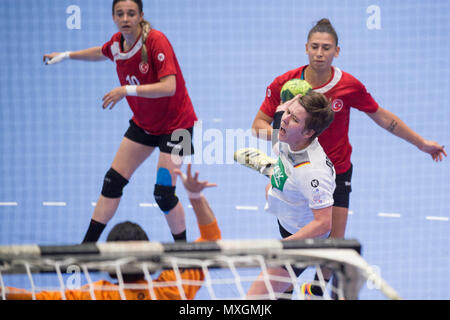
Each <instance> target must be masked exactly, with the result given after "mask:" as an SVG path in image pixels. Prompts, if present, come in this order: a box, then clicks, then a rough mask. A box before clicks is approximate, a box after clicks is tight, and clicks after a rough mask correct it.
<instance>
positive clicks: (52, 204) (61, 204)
mask: <svg viewBox="0 0 450 320" xmlns="http://www.w3.org/2000/svg"><path fill="white" fill-rule="evenodd" d="M42 205H43V206H44V207H65V206H66V205H67V203H65V202H62V201H61V202H53V201H44V202H42Z"/></svg>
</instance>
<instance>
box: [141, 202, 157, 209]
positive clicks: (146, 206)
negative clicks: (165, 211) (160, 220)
mask: <svg viewBox="0 0 450 320" xmlns="http://www.w3.org/2000/svg"><path fill="white" fill-rule="evenodd" d="M157 206H158V204H156V203H147V202H141V203H139V207H141V208H155V207H157Z"/></svg>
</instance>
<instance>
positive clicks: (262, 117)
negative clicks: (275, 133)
mask: <svg viewBox="0 0 450 320" xmlns="http://www.w3.org/2000/svg"><path fill="white" fill-rule="evenodd" d="M272 121H273V118H272V117H269V116H268V115H266V114H265V113H264V112H262V111H261V110H258V113H257V114H256V116H255V119H254V120H253V124H252V134H253V135H254V136H256V137H258V138H260V139H264V140H271V139H272V130H273V129H272V125H271V123H272Z"/></svg>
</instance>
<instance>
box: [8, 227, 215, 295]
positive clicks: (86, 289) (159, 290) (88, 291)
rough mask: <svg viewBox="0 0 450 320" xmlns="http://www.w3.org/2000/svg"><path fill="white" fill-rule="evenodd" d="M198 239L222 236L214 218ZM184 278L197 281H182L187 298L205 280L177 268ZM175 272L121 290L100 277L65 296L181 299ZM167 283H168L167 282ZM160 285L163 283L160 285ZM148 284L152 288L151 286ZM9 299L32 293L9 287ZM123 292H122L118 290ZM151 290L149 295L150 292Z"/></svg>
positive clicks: (200, 273) (198, 271) (194, 272)
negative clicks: (194, 282)
mask: <svg viewBox="0 0 450 320" xmlns="http://www.w3.org/2000/svg"><path fill="white" fill-rule="evenodd" d="M199 228H200V235H201V236H200V238H199V239H197V241H215V240H219V239H220V238H221V233H220V229H219V226H218V224H217V221H214V222H212V223H211V224H209V225H199ZM180 274H181V278H182V279H183V280H190V281H199V283H198V285H195V284H183V290H184V294H185V297H186V298H187V299H189V300H192V299H194V297H195V295H196V294H197V291H198V290H199V289H200V288H201V282H202V281H203V279H204V277H205V276H204V274H203V271H202V270H201V269H200V268H199V269H184V270H182V271H180ZM176 280H177V279H176V275H175V272H174V271H173V270H165V271H163V272H161V274H160V275H159V277H158V278H157V279H155V280H153V281H152V284H150V285H149V284H148V282H147V281H146V280H140V281H136V282H133V283H131V284H130V283H127V284H125V285H126V286H127V285H128V286H135V287H136V288H126V289H123V290H120V288H119V286H118V285H117V284H113V283H111V282H109V281H106V280H100V281H97V282H94V283H92V285H84V286H83V287H81V288H80V289H77V290H65V291H64V295H65V298H66V299H67V300H92V295H94V296H95V299H96V300H122V299H126V300H151V299H153V298H155V299H157V300H180V299H182V298H183V297H182V296H181V294H180V290H179V288H178V286H177V283H176ZM167 283H170V285H168V284H167ZM160 284H163V286H159V285H160ZM151 287H152V288H153V289H151ZM7 289H8V295H7V296H8V299H9V300H30V299H32V298H33V296H32V293H31V292H29V291H27V290H23V289H16V288H10V287H8V288H7ZM121 292H122V293H121ZM150 292H152V294H151V293H150ZM152 295H153V296H152ZM35 298H36V299H37V300H62V299H63V297H62V293H61V291H41V292H37V293H36V294H35Z"/></svg>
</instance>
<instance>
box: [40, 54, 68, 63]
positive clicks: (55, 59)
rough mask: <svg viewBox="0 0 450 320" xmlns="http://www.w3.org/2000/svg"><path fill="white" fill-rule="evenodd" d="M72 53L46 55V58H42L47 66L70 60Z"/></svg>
mask: <svg viewBox="0 0 450 320" xmlns="http://www.w3.org/2000/svg"><path fill="white" fill-rule="evenodd" d="M69 54H70V52H68V51H66V52H53V53H48V54H44V57H43V58H42V59H43V61H44V63H45V64H46V65H50V64H55V63H60V62H61V61H63V60H66V59H69Z"/></svg>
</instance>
